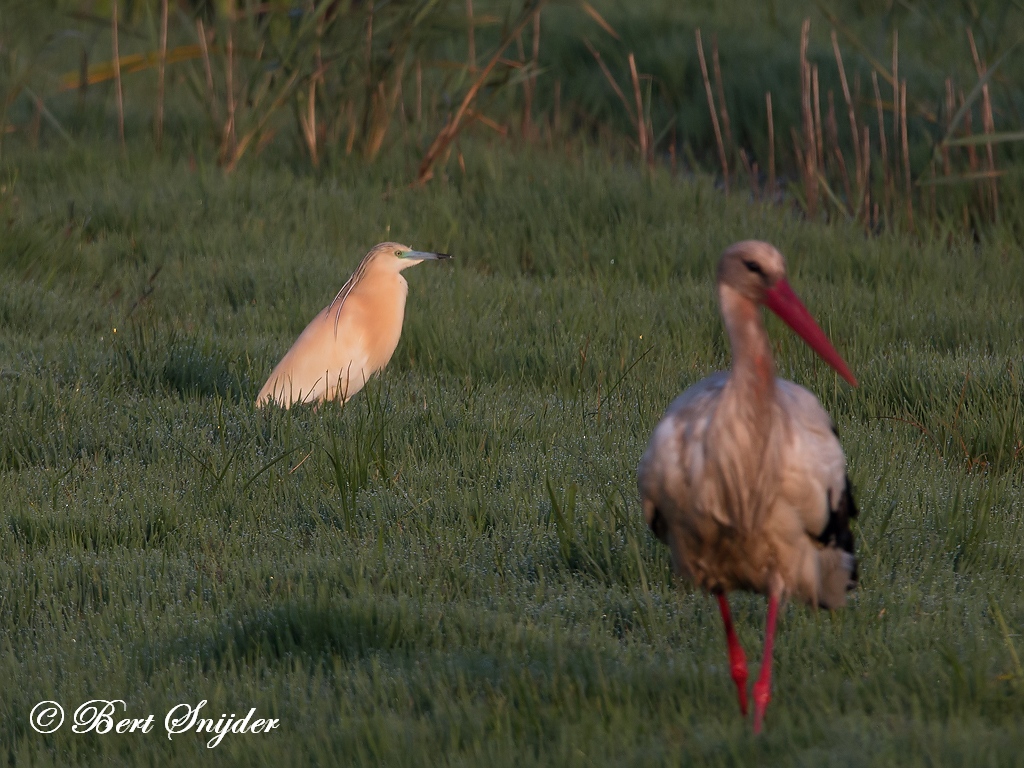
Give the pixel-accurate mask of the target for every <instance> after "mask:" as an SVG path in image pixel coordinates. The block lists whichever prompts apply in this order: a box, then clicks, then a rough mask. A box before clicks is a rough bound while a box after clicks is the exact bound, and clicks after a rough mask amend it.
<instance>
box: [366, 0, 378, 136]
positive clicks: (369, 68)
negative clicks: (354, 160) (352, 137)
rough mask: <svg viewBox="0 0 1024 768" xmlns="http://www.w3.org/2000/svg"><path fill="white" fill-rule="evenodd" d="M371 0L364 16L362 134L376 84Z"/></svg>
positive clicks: (367, 124) (368, 115) (367, 125)
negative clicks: (364, 50) (364, 79)
mask: <svg viewBox="0 0 1024 768" xmlns="http://www.w3.org/2000/svg"><path fill="white" fill-rule="evenodd" d="M373 10H374V8H373V0H370V2H369V3H368V4H367V16H366V53H365V59H366V98H365V101H364V102H363V135H364V136H365V135H366V131H367V129H368V127H369V123H370V110H371V109H372V108H373V96H374V92H375V91H376V85H375V84H374V82H373Z"/></svg>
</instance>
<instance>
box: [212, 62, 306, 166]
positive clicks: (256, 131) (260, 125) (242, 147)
mask: <svg viewBox="0 0 1024 768" xmlns="http://www.w3.org/2000/svg"><path fill="white" fill-rule="evenodd" d="M298 77H299V72H298V71H297V70H296V71H295V72H293V73H292V75H291V77H289V78H288V81H287V82H286V83H285V85H284V87H283V88H282V89H281V90H280V92H279V93H278V95H277V97H276V98H275V99H274V100H273V102H271V104H270V107H269V108H268V109H266V110H264V112H263V115H262V116H261V117H260V119H259V120H258V121H257V122H256V125H254V126H253V127H252V128H250V129H249V131H248V133H246V134H244V135H243V136H242V138H241V139H240V140H239V141H238V142H237V143H236V145H235V151H234V153H233V154H232V155H231V157H230V158H229V159H228V161H227V163H226V164H225V166H224V171H225V173H231V172H232V171H234V170H235V168H236V167H237V166H238V161H239V160H241V159H242V155H244V154H245V151H246V150H247V149H248V148H249V144H251V143H252V140H253V139H254V138H255V137H256V136H260V135H261V134H263V129H264V127H265V126H266V124H267V122H268V121H269V120H270V118H271V116H272V115H273V114H274V113H275V112H277V110H278V109H280V108H281V105H282V104H283V103H284V101H285V99H287V98H288V94H290V93H291V88H292V86H293V85H294V84H295V81H296V80H297V79H298ZM268 141H269V139H268V137H267V136H266V135H263V136H262V138H261V139H260V141H259V142H258V143H257V150H259V149H260V148H262V147H264V146H266V145H267V143H268Z"/></svg>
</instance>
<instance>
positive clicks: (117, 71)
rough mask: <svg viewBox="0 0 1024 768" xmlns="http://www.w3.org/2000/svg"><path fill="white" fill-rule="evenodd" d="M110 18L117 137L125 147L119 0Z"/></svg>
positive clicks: (112, 5) (115, 3) (113, 3)
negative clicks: (118, 19) (119, 48)
mask: <svg viewBox="0 0 1024 768" xmlns="http://www.w3.org/2000/svg"><path fill="white" fill-rule="evenodd" d="M110 19H111V32H110V37H111V42H112V44H113V47H114V88H115V91H116V94H117V137H118V139H119V140H120V141H121V149H124V92H123V91H122V90H121V54H120V52H119V50H118V40H117V37H118V35H117V0H113V2H112V3H111V11H110Z"/></svg>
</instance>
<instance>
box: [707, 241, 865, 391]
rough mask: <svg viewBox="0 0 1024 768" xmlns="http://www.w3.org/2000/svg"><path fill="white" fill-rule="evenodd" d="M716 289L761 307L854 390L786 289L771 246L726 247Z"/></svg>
mask: <svg viewBox="0 0 1024 768" xmlns="http://www.w3.org/2000/svg"><path fill="white" fill-rule="evenodd" d="M718 285H719V286H720V287H722V286H728V287H729V288H732V289H733V290H734V291H736V292H737V293H739V294H740V295H741V296H743V297H745V298H746V299H748V300H750V301H752V302H754V303H756V304H764V305H765V306H766V307H768V309H770V310H771V311H772V312H774V313H775V314H776V315H778V316H779V317H780V318H781V319H782V322H784V323H785V324H786V325H788V326H789V327H790V328H792V329H793V330H794V331H795V332H796V334H797V335H798V336H800V338H802V339H803V340H804V341H806V342H807V344H808V345H809V346H810V347H811V349H813V350H814V351H815V352H817V353H818V355H819V357H821V359H822V360H824V361H825V362H826V363H828V364H829V365H831V366H832V367H833V368H835V369H836V371H837V372H838V373H839V375H840V376H842V377H843V378H844V379H846V380H847V381H848V382H850V383H851V384H852V385H853V386H857V379H855V378H854V376H853V374H852V373H851V372H850V369H849V367H847V365H846V363H845V362H844V361H843V358H842V357H840V356H839V353H838V352H836V350H835V347H833V346H832V343H831V342H830V341H829V340H828V337H827V336H826V335H825V332H824V331H823V330H821V328H820V327H819V326H818V324H817V323H816V322H815V320H814V318H813V317H811V313H810V312H808V311H807V307H805V306H804V305H803V302H802V301H800V298H799V297H798V296H797V295H796V294H795V293H794V292H793V289H792V288H790V286H789V282H788V281H787V280H786V260H785V259H784V258H783V257H782V254H781V253H779V252H778V250H777V249H776V248H775V246H773V245H771V244H769V243H765V242H763V241H761V240H743V241H741V242H738V243H734V244H732V245H730V246H729V247H728V248H726V249H725V252H724V253H723V254H722V258H721V260H720V261H719V262H718Z"/></svg>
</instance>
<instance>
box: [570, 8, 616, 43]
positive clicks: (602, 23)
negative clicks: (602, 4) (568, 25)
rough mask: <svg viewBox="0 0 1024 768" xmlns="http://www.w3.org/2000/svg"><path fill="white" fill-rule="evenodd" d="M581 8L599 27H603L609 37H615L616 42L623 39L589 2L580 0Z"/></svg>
mask: <svg viewBox="0 0 1024 768" xmlns="http://www.w3.org/2000/svg"><path fill="white" fill-rule="evenodd" d="M580 6H581V7H582V8H583V12H584V13H586V14H587V16H589V17H590V18H592V19H593V20H594V21H596V22H597V24H598V26H599V27H601V29H603V30H604V31H605V32H607V33H608V34H609V35H611V36H612V37H614V38H615V39H616V40H621V39H622V38H621V37H619V33H618V32H616V31H615V28H614V27H612V25H611V24H609V23H608V22H607V21H605V20H604V17H603V16H602V15H601V14H600V13H598V12H597V11H596V10H594V6H592V5H591V4H590V3H588V2H587V0H580Z"/></svg>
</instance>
